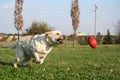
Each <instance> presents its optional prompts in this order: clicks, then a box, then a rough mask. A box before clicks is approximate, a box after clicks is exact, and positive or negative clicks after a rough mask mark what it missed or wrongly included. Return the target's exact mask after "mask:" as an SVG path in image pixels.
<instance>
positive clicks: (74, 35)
mask: <svg viewBox="0 0 120 80" xmlns="http://www.w3.org/2000/svg"><path fill="white" fill-rule="evenodd" d="M76 39H77V36H76V30H74V34H73V48H74V47H75V45H76V42H77V41H76Z"/></svg>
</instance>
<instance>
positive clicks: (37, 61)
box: [33, 52, 41, 64]
mask: <svg viewBox="0 0 120 80" xmlns="http://www.w3.org/2000/svg"><path fill="white" fill-rule="evenodd" d="M34 57H35V60H33V62H34V63H38V64H40V62H41V61H40V58H39V54H38V53H37V52H34Z"/></svg>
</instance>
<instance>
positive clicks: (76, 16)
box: [71, 0, 80, 47]
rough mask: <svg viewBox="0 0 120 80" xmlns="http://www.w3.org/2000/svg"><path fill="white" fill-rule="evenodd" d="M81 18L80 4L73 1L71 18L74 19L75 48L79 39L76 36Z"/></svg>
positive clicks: (75, 0)
mask: <svg viewBox="0 0 120 80" xmlns="http://www.w3.org/2000/svg"><path fill="white" fill-rule="evenodd" d="M79 16H80V11H79V2H78V0H73V1H72V8H71V18H72V25H73V30H74V34H73V47H74V46H75V42H76V39H77V36H76V31H77V28H78V26H79V22H80V21H79Z"/></svg>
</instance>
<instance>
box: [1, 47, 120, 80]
mask: <svg viewBox="0 0 120 80" xmlns="http://www.w3.org/2000/svg"><path fill="white" fill-rule="evenodd" d="M14 56H15V51H14V50H11V49H3V48H1V47H0V79H1V80H120V45H99V46H98V48H97V49H92V48H91V47H89V46H88V45H87V46H82V45H80V46H76V47H75V48H72V47H71V46H68V45H61V46H57V47H54V49H53V50H52V52H51V53H50V54H49V55H48V56H47V58H46V59H45V62H44V63H43V64H41V65H39V64H35V63H32V61H30V62H29V63H28V64H27V66H26V67H22V66H21V65H19V67H18V68H14V67H13V65H12V62H13V61H14Z"/></svg>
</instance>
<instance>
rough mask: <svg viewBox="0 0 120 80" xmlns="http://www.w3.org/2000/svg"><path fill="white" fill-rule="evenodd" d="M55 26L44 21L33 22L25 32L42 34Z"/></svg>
mask: <svg viewBox="0 0 120 80" xmlns="http://www.w3.org/2000/svg"><path fill="white" fill-rule="evenodd" d="M53 29H54V28H53V27H49V25H48V24H47V23H44V22H33V23H32V24H31V26H30V27H29V28H27V29H26V30H25V31H26V33H25V34H29V35H35V34H42V33H44V32H47V31H51V30H53Z"/></svg>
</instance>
